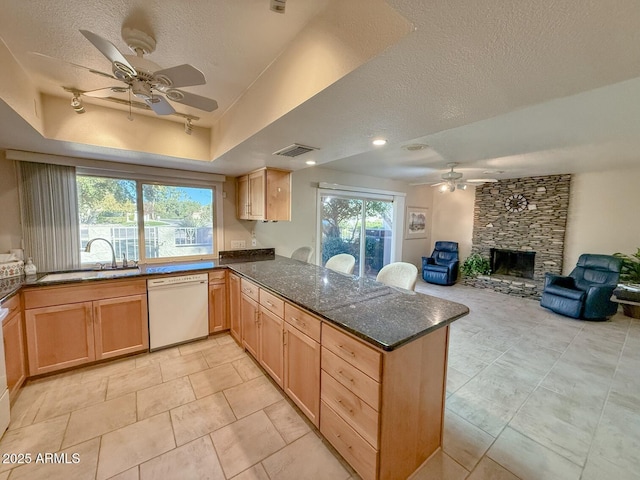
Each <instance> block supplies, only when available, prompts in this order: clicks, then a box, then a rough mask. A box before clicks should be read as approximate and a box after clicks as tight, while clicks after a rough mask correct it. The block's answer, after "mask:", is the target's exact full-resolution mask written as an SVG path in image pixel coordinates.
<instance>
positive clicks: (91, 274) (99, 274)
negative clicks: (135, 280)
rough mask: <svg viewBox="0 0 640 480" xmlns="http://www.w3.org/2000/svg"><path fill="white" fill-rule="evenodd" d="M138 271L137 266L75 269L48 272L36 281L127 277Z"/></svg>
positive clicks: (136, 273)
mask: <svg viewBox="0 0 640 480" xmlns="http://www.w3.org/2000/svg"><path fill="white" fill-rule="evenodd" d="M139 273H140V269H139V268H126V269H123V270H77V271H75V272H61V273H49V274H47V275H45V276H44V277H42V278H41V279H40V280H38V283H46V282H62V281H66V280H89V279H93V278H116V277H128V276H130V275H138V274H139Z"/></svg>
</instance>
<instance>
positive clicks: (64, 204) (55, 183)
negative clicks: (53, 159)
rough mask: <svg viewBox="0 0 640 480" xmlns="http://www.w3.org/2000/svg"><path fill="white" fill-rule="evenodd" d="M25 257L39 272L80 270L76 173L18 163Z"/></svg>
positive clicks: (73, 168)
mask: <svg viewBox="0 0 640 480" xmlns="http://www.w3.org/2000/svg"><path fill="white" fill-rule="evenodd" d="M18 166H19V172H20V189H21V190H20V210H21V214H22V229H23V237H24V249H25V256H26V257H32V258H33V263H35V265H36V267H38V271H41V272H48V271H54V270H70V269H75V268H79V267H80V238H79V235H78V197H77V194H76V169H75V167H68V166H63V165H53V164H47V163H32V162H18Z"/></svg>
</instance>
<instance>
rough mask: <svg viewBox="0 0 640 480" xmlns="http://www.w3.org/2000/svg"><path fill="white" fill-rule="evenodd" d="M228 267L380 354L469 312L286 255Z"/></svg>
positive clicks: (446, 303) (420, 295)
mask: <svg viewBox="0 0 640 480" xmlns="http://www.w3.org/2000/svg"><path fill="white" fill-rule="evenodd" d="M229 268H231V269H232V270H233V271H235V272H237V273H238V274H240V275H242V276H244V277H247V278H248V279H250V280H253V281H254V282H255V283H257V284H259V285H261V286H264V287H265V288H267V289H269V290H272V291H274V292H275V293H277V294H279V295H280V296H282V297H284V298H286V299H287V300H289V301H291V302H292V303H295V304H297V305H299V306H301V307H304V308H306V309H307V310H310V311H312V312H313V313H316V314H318V315H320V316H321V317H323V318H324V319H326V320H328V321H330V322H331V323H334V324H336V325H338V326H340V327H342V328H344V329H345V330H347V331H349V332H351V333H353V334H354V335H356V336H358V337H360V338H362V339H363V340H366V341H367V342H369V343H371V344H373V345H375V346H376V347H379V348H382V349H383V350H393V349H395V348H398V347H400V346H401V345H403V344H405V343H408V342H410V341H411V340H414V339H416V338H418V337H421V336H422V335H426V334H428V333H429V332H431V331H433V330H435V329H437V328H440V327H443V326H445V325H448V324H449V323H451V322H453V321H454V320H456V319H458V318H460V317H462V316H464V315H467V314H468V313H469V309H468V308H467V307H466V306H464V305H462V304H460V303H455V302H451V301H448V300H444V299H441V298H437V297H432V296H430V295H424V294H421V293H415V292H411V291H408V290H402V289H397V288H392V287H388V286H386V285H383V284H381V283H378V282H376V281H375V280H372V279H369V278H360V277H353V276H350V275H343V274H340V273H337V272H333V271H331V270H328V269H326V268H323V267H318V266H316V265H313V264H308V263H303V262H299V261H297V260H291V259H289V258H284V257H278V256H276V257H275V259H274V260H271V261H259V262H246V263H239V264H234V265H230V267H229Z"/></svg>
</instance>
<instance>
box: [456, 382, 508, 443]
mask: <svg viewBox="0 0 640 480" xmlns="http://www.w3.org/2000/svg"><path fill="white" fill-rule="evenodd" d="M519 407H520V405H513V404H512V405H503V404H500V403H498V402H496V401H494V400H490V399H488V398H485V397H481V396H478V395H477V394H476V393H472V392H469V391H466V390H464V389H463V388H461V389H459V390H458V391H457V392H455V393H454V394H452V395H450V396H449V397H448V398H447V401H446V408H448V409H449V410H451V411H452V412H453V413H455V414H456V415H458V416H460V417H462V418H464V419H465V420H466V421H468V422H469V423H472V424H473V425H475V426H476V427H478V428H480V429H482V430H484V431H485V432H487V433H488V434H489V435H491V436H493V437H497V436H498V435H499V434H500V432H501V431H502V429H503V428H504V427H505V426H506V425H507V423H509V421H510V420H511V418H513V416H514V415H515V413H516V412H517V411H518V408H519Z"/></svg>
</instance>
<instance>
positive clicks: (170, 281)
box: [147, 273, 209, 288]
mask: <svg viewBox="0 0 640 480" xmlns="http://www.w3.org/2000/svg"><path fill="white" fill-rule="evenodd" d="M208 281H209V276H208V274H206V273H197V274H193V275H179V276H175V277H166V278H154V279H151V280H147V287H150V288H153V287H160V286H166V285H175V284H176V283H202V282H204V283H207V282H208Z"/></svg>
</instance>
